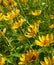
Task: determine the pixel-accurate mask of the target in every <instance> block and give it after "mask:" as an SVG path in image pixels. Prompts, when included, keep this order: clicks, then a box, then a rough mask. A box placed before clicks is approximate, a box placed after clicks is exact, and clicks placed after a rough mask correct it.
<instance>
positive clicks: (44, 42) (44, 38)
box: [35, 34, 54, 46]
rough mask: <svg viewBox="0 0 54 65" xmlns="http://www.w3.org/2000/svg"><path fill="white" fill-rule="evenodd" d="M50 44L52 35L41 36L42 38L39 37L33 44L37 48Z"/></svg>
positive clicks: (52, 40) (53, 40)
mask: <svg viewBox="0 0 54 65" xmlns="http://www.w3.org/2000/svg"><path fill="white" fill-rule="evenodd" d="M52 42H54V39H53V34H47V35H46V36H43V35H42V37H40V36H39V41H38V40H35V44H36V45H39V46H48V45H49V44H50V43H52Z"/></svg>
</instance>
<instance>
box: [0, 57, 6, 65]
mask: <svg viewBox="0 0 54 65" xmlns="http://www.w3.org/2000/svg"><path fill="white" fill-rule="evenodd" d="M5 60H6V59H5V57H0V65H4V64H5Z"/></svg>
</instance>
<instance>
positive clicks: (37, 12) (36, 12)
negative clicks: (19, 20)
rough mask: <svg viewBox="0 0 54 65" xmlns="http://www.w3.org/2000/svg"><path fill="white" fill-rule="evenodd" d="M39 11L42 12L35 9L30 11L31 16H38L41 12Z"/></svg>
mask: <svg viewBox="0 0 54 65" xmlns="http://www.w3.org/2000/svg"><path fill="white" fill-rule="evenodd" d="M41 12H42V11H41V10H35V11H32V12H31V14H32V15H33V16H39V15H40V14H41Z"/></svg>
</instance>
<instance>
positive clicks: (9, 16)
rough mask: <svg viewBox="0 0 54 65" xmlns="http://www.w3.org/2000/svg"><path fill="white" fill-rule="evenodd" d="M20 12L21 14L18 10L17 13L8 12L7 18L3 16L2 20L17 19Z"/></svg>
mask: <svg viewBox="0 0 54 65" xmlns="http://www.w3.org/2000/svg"><path fill="white" fill-rule="evenodd" d="M19 12H20V10H19V9H16V10H15V12H14V11H11V12H8V13H7V16H6V15H3V16H2V18H3V19H4V20H13V19H14V18H15V17H17V16H18V15H19Z"/></svg>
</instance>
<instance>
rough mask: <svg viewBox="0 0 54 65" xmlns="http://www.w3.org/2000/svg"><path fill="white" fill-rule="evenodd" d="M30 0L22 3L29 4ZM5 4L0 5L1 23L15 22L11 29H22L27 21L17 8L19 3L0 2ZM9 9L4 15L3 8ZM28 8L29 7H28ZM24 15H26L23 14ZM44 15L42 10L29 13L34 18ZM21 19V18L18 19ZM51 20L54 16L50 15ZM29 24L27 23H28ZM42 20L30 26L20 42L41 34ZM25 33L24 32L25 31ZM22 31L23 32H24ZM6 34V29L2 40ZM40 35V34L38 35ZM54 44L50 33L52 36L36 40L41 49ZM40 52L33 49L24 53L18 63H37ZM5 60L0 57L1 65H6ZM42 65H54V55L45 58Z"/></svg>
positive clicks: (1, 0)
mask: <svg viewBox="0 0 54 65" xmlns="http://www.w3.org/2000/svg"><path fill="white" fill-rule="evenodd" d="M28 1H29V0H21V2H22V3H24V4H27V3H28ZM34 2H38V0H34ZM1 3H3V5H4V6H2V5H0V21H2V20H5V21H11V20H12V21H13V22H12V23H11V24H10V26H11V27H10V28H11V30H12V31H13V30H17V29H18V28H19V27H22V25H23V24H24V22H25V21H24V19H23V18H25V19H26V17H23V15H21V10H22V8H21V6H20V8H21V10H20V9H19V8H18V7H17V5H18V3H17V2H16V1H15V0H0V4H1ZM6 6H7V7H8V8H9V11H8V12H7V13H6V14H3V8H4V7H6ZM26 6H27V5H26ZM23 14H24V13H23ZM41 14H42V10H41V9H37V10H36V9H35V10H32V11H29V15H32V16H34V17H38V16H40V15H41ZM18 17H19V18H18ZM49 17H50V19H54V15H50V16H49ZM17 18H18V19H17ZM26 23H27V21H26ZM40 23H42V22H41V19H40V20H39V19H37V20H36V21H35V22H34V24H30V23H29V24H28V27H27V31H25V32H24V34H23V35H21V36H19V37H18V40H19V41H24V40H26V39H30V38H32V37H35V36H36V35H37V33H38V32H39V26H40ZM48 28H49V29H50V28H51V29H54V23H53V24H51V25H50V26H49V27H48ZM23 31H24V30H23ZM23 31H22V32H23ZM5 33H6V28H5V27H4V28H3V30H2V31H0V38H1V37H2V36H4V35H5ZM38 35H39V34H38ZM52 43H54V34H53V33H50V34H46V35H42V36H41V35H39V36H38V40H37V39H35V40H34V44H35V45H37V46H40V47H48V46H49V45H50V44H52ZM39 54H40V53H39V51H37V50H36V49H35V50H34V49H32V50H29V51H27V52H26V53H23V54H22V56H21V57H20V62H19V63H18V64H19V65H24V64H30V63H31V62H33V61H37V60H38V58H39ZM5 60H6V59H5V58H4V57H0V65H4V64H5ZM40 64H41V65H54V55H53V56H52V58H50V57H44V61H40Z"/></svg>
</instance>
